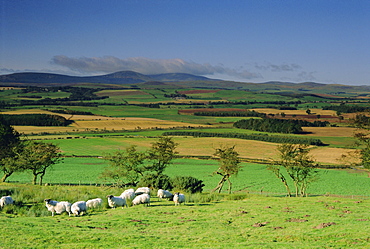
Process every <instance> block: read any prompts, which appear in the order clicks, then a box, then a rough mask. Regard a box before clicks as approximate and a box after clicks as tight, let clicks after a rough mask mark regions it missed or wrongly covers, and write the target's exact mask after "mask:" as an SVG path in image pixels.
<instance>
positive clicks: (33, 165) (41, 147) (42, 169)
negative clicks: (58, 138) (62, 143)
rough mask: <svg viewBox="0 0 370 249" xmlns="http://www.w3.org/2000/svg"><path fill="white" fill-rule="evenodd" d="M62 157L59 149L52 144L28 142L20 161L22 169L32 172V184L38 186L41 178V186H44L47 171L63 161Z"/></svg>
mask: <svg viewBox="0 0 370 249" xmlns="http://www.w3.org/2000/svg"><path fill="white" fill-rule="evenodd" d="M61 156H62V154H61V153H60V149H59V147H58V146H56V145H54V144H52V143H44V142H35V141H27V143H26V144H25V146H24V148H23V150H22V151H21V153H20V154H19V157H18V161H19V164H20V165H22V167H24V168H25V169H27V170H30V171H31V172H32V174H33V180H32V183H33V184H36V183H37V177H38V176H39V177H40V181H39V184H40V185H42V180H43V178H44V176H45V173H46V170H47V169H48V168H49V167H50V166H52V165H54V164H56V163H58V162H60V161H62V158H61Z"/></svg>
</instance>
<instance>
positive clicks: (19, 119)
mask: <svg viewBox="0 0 370 249" xmlns="http://www.w3.org/2000/svg"><path fill="white" fill-rule="evenodd" d="M3 122H4V123H5V124H8V125H32V126H67V125H69V124H71V123H73V121H71V120H67V119H66V118H64V117H62V116H59V115H50V114H12V115H3Z"/></svg>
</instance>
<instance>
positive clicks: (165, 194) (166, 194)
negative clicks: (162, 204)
mask: <svg viewBox="0 0 370 249" xmlns="http://www.w3.org/2000/svg"><path fill="white" fill-rule="evenodd" d="M157 197H158V198H159V199H160V200H161V199H163V198H169V199H171V198H172V197H173V194H171V192H170V191H168V190H163V189H158V192H157Z"/></svg>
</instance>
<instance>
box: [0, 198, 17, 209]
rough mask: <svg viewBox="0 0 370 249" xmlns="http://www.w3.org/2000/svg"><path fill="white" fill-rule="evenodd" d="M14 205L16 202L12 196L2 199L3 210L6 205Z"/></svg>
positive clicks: (0, 202) (0, 201) (0, 200)
mask: <svg viewBox="0 0 370 249" xmlns="http://www.w3.org/2000/svg"><path fill="white" fill-rule="evenodd" d="M10 204H14V200H13V198H12V197H11V196H3V197H1V199H0V207H1V208H3V207H4V206H6V205H10Z"/></svg>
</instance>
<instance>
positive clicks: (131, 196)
mask: <svg viewBox="0 0 370 249" xmlns="http://www.w3.org/2000/svg"><path fill="white" fill-rule="evenodd" d="M120 197H122V198H125V199H126V200H132V199H134V198H135V190H134V189H132V188H130V189H127V190H125V191H123V193H122V194H121V195H120Z"/></svg>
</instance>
